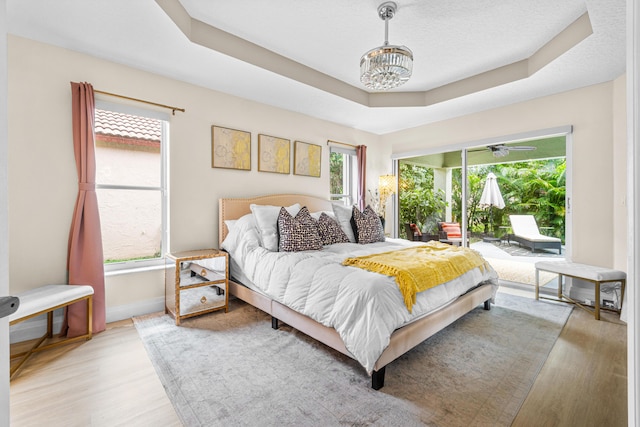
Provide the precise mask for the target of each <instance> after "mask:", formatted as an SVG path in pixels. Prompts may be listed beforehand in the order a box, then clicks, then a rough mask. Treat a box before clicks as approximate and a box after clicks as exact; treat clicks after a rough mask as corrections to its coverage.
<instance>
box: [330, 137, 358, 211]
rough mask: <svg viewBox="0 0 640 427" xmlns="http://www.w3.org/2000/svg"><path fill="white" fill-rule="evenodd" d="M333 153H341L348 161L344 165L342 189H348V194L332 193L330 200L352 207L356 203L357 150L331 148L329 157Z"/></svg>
mask: <svg viewBox="0 0 640 427" xmlns="http://www.w3.org/2000/svg"><path fill="white" fill-rule="evenodd" d="M333 153H340V154H343V155H344V156H345V157H344V159H345V160H346V161H345V162H343V165H342V168H343V169H342V189H343V190H345V189H346V190H347V192H346V193H341V194H333V193H332V194H331V195H330V198H331V200H334V201H342V202H343V203H344V204H345V205H346V206H352V205H353V204H354V203H355V202H354V200H355V197H354V195H355V194H356V191H355V182H356V181H357V179H356V177H355V174H356V173H357V170H356V169H357V166H356V150H355V148H347V147H336V146H331V147H329V156H331V154H333Z"/></svg>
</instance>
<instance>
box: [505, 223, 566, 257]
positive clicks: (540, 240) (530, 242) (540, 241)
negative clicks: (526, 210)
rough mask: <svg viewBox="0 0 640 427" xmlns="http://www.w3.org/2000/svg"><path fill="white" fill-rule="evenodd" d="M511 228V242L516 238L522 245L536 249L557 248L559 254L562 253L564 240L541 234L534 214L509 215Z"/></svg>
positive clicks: (532, 249) (533, 250)
mask: <svg viewBox="0 0 640 427" xmlns="http://www.w3.org/2000/svg"><path fill="white" fill-rule="evenodd" d="M509 220H510V221H511V230H512V231H513V234H511V235H510V236H509V242H511V240H514V241H516V242H518V244H520V245H522V246H526V247H528V248H531V251H532V252H535V250H536V249H545V248H549V249H557V250H558V254H562V246H561V245H562V241H561V240H560V239H558V238H557V237H550V236H545V235H543V234H540V230H538V224H537V223H536V219H535V218H534V217H533V215H509Z"/></svg>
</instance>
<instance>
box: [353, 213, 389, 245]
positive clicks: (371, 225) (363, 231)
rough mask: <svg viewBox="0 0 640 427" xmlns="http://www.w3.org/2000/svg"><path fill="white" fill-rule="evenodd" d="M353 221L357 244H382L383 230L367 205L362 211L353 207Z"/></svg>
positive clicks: (376, 215) (377, 217)
mask: <svg viewBox="0 0 640 427" xmlns="http://www.w3.org/2000/svg"><path fill="white" fill-rule="evenodd" d="M352 217H353V221H354V222H355V224H356V240H357V241H358V243H362V244H366V243H374V242H384V240H385V239H384V229H383V228H382V222H381V221H380V217H379V216H378V214H377V213H376V212H375V211H374V210H373V209H371V206H369V205H367V207H366V208H364V211H362V212H360V209H358V208H357V207H355V206H354V207H353V215H352Z"/></svg>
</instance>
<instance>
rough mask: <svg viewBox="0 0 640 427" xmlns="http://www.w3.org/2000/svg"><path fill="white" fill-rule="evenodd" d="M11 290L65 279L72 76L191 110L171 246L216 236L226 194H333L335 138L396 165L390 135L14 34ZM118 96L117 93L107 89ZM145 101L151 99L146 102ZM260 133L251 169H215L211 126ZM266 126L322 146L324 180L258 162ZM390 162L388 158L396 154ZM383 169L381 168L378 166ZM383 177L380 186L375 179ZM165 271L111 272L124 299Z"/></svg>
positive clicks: (115, 296) (145, 291)
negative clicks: (384, 143)
mask: <svg viewBox="0 0 640 427" xmlns="http://www.w3.org/2000/svg"><path fill="white" fill-rule="evenodd" d="M8 64H9V96H8V100H9V108H8V110H9V112H8V115H9V159H10V161H9V163H10V165H9V207H10V209H9V211H10V212H9V228H10V233H9V262H10V291H11V292H12V293H17V292H21V291H24V290H26V289H30V288H33V287H36V286H40V285H43V284H46V283H64V282H65V281H66V278H67V272H66V253H67V241H68V233H69V225H70V221H71V215H72V211H73V205H74V202H75V197H76V192H77V178H76V169H75V161H74V157H73V148H72V135H71V90H70V85H69V82H71V81H86V82H90V83H91V84H92V85H93V86H94V88H95V89H98V90H103V91H108V92H112V93H118V94H123V95H127V96H131V97H135V98H140V99H146V100H150V101H154V102H159V103H162V104H169V105H175V106H177V107H181V108H185V109H186V112H185V113H181V112H177V113H176V114H175V116H171V123H170V128H171V129H170V147H171V149H170V192H171V193H170V195H171V206H170V210H171V250H173V251H179V250H187V249H197V248H208V247H214V246H216V245H217V241H218V231H217V221H218V206H217V203H218V199H219V198H221V197H233V196H237V197H243V196H254V195H259V194H269V193H276V192H292V193H305V194H313V195H317V196H321V197H327V198H328V196H329V178H328V175H329V172H328V169H329V161H328V156H329V150H328V147H327V145H326V141H327V139H332V140H337V141H344V142H348V143H352V144H366V145H367V146H368V147H369V150H368V153H369V159H370V160H371V161H370V165H368V174H369V177H370V180H369V181H370V182H371V183H372V184H374V183H375V182H376V179H377V176H378V175H380V174H381V173H386V172H388V171H389V170H388V169H384V168H385V167H386V168H390V162H389V161H382V160H380V155H379V154H377V151H376V145H377V144H379V137H378V136H376V135H373V134H370V133H366V132H362V131H358V130H355V129H351V128H348V127H345V126H340V125H337V124H335V123H330V122H327V121H322V120H318V119H314V118H311V117H309V116H305V115H302V114H299V113H294V112H290V111H286V110H282V109H278V108H274V107H270V106H266V105H263V104H259V103H255V102H251V101H247V100H243V99H240V98H237V97H233V96H229V95H225V94H223V93H220V92H215V91H211V90H207V89H204V88H202V87H198V86H194V85H190V84H186V83H182V82H179V81H175V80H171V79H167V78H164V77H161V76H158V75H155V74H152V73H148V72H143V71H139V70H134V69H131V68H128V67H125V66H122V65H119V64H115V63H112V62H107V61H103V60H99V59H96V58H93V57H91V56H88V55H83V54H80V53H76V52H71V51H67V50H64V49H60V48H57V47H52V46H50V45H46V44H42V43H36V42H33V41H30V40H26V39H23V38H19V37H15V36H10V37H9V59H8ZM98 99H104V100H107V101H112V102H116V101H117V100H116V99H114V98H111V97H110V98H98ZM138 106H139V107H140V106H141V105H139V104H138ZM213 124H216V125H220V126H225V127H231V128H235V129H242V130H245V131H250V132H251V134H252V135H251V136H252V158H251V163H252V170H251V171H249V172H246V171H234V170H225V169H213V168H211V125H213ZM259 133H264V134H267V135H273V136H278V137H282V138H287V139H290V140H291V141H295V140H300V141H304V142H308V143H312V144H318V145H321V146H322V147H323V148H322V150H323V160H322V171H321V178H311V177H302V176H297V175H293V174H289V175H280V174H272V173H265V172H258V171H257V155H256V151H257V138H258V134H259ZM386 158H387V159H388V155H387V157H386ZM379 168H380V169H382V170H377V169H379ZM375 185H377V183H375ZM161 281H162V275H161V274H158V272H146V273H136V274H128V275H121V276H113V277H108V278H107V283H106V287H107V289H106V292H107V314H109V310H110V309H114V307H121V306H125V305H131V304H136V303H138V302H143V301H148V300H150V299H156V300H157V299H158V298H162V297H163V296H164V294H163V287H162V286H163V283H161Z"/></svg>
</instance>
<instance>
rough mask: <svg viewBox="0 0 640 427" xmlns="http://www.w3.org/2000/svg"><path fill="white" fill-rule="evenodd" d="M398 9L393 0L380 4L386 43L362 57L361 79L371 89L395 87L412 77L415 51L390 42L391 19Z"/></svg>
mask: <svg viewBox="0 0 640 427" xmlns="http://www.w3.org/2000/svg"><path fill="white" fill-rule="evenodd" d="M396 9H397V5H396V4H395V3H394V2H392V1H388V2H384V3H382V4H381V5H380V6H378V16H380V19H382V20H383V21H384V45H382V46H380V47H376V48H374V49H371V50H370V51H369V52H367V53H365V54H364V55H363V56H362V58H361V59H360V81H361V82H362V84H364V85H365V86H366V87H368V88H369V89H373V90H388V89H393V88H395V87H398V86H400V85H402V84H404V83H406V82H407V80H409V77H411V70H412V69H413V53H412V52H411V50H409V48H408V47H406V46H394V45H390V44H389V20H390V19H391V18H393V15H394V14H395V13H396Z"/></svg>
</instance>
